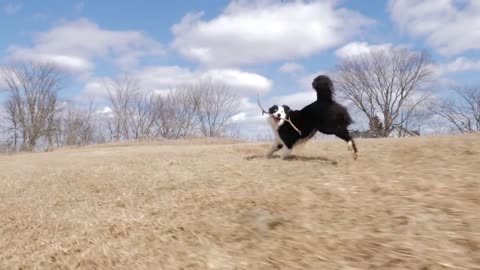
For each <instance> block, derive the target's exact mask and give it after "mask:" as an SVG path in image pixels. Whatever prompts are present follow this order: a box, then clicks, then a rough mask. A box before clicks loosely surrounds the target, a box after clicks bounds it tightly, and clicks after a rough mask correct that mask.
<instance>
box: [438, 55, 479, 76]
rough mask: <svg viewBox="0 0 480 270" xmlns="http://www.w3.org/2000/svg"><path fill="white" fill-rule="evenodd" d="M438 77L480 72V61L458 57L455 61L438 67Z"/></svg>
mask: <svg viewBox="0 0 480 270" xmlns="http://www.w3.org/2000/svg"><path fill="white" fill-rule="evenodd" d="M436 71H437V72H438V73H437V75H444V74H448V73H456V72H463V71H480V60H474V59H468V58H465V57H457V58H456V59H455V60H453V61H451V62H449V63H446V64H440V65H437V66H436Z"/></svg>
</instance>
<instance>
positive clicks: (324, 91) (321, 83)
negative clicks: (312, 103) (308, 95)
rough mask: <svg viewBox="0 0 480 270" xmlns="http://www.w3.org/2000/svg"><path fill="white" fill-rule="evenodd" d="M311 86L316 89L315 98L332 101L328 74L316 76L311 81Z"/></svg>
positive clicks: (331, 85)
mask: <svg viewBox="0 0 480 270" xmlns="http://www.w3.org/2000/svg"><path fill="white" fill-rule="evenodd" d="M312 87H313V88H314V89H315V91H317V100H319V101H325V102H329V103H332V101H333V97H332V96H333V83H332V80H330V78H329V77H328V76H326V75H319V76H317V77H316V78H315V79H314V80H313V82H312Z"/></svg>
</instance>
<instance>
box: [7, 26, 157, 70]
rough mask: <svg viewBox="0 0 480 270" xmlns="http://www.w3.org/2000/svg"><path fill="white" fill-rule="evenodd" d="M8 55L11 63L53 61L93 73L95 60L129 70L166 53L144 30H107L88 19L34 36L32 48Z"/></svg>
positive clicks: (14, 50) (12, 49)
mask: <svg viewBox="0 0 480 270" xmlns="http://www.w3.org/2000/svg"><path fill="white" fill-rule="evenodd" d="M8 52H9V58H10V59H11V60H33V61H44V60H50V61H53V62H54V63H56V64H58V65H60V66H61V67H63V68H65V69H66V70H70V71H75V72H91V71H92V70H93V69H94V66H95V65H94V60H95V59H96V58H106V59H108V60H110V61H113V62H114V63H115V64H116V66H118V67H120V68H122V69H129V68H132V67H134V66H135V65H136V64H137V63H138V62H139V61H140V59H141V58H142V57H146V56H158V55H161V54H163V53H164V51H163V49H162V46H161V45H160V44H159V43H158V42H157V41H155V40H153V39H151V38H149V37H147V36H146V35H145V34H144V33H143V32H141V31H111V30H105V29H102V28H100V27H99V26H98V25H97V24H95V23H93V22H91V21H89V20H87V19H79V20H76V21H71V22H63V23H61V24H59V25H57V26H55V27H54V28H53V29H51V30H50V31H48V32H40V33H37V34H35V36H34V45H33V46H32V47H18V46H10V47H9V48H8Z"/></svg>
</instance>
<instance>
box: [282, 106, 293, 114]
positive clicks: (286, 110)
mask: <svg viewBox="0 0 480 270" xmlns="http://www.w3.org/2000/svg"><path fill="white" fill-rule="evenodd" d="M282 107H283V109H284V110H285V113H286V114H289V113H290V111H291V110H292V109H290V107H288V106H287V105H282Z"/></svg>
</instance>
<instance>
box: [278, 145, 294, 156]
mask: <svg viewBox="0 0 480 270" xmlns="http://www.w3.org/2000/svg"><path fill="white" fill-rule="evenodd" d="M290 153H292V148H289V147H287V146H284V147H283V149H282V153H281V154H280V157H281V158H282V159H287V157H288V156H289V155H290Z"/></svg>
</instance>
